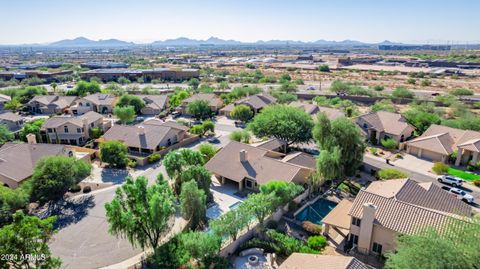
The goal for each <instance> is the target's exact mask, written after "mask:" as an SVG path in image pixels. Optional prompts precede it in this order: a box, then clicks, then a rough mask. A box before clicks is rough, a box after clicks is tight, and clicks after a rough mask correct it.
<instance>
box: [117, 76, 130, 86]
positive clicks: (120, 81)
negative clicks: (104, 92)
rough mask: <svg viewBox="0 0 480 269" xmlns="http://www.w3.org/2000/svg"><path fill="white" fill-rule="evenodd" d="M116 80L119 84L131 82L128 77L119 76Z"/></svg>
mask: <svg viewBox="0 0 480 269" xmlns="http://www.w3.org/2000/svg"><path fill="white" fill-rule="evenodd" d="M117 82H118V83H120V84H121V85H125V84H130V83H131V81H130V80H129V79H128V78H126V77H119V78H118V79H117Z"/></svg>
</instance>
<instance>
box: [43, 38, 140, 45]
mask: <svg viewBox="0 0 480 269" xmlns="http://www.w3.org/2000/svg"><path fill="white" fill-rule="evenodd" d="M133 45H135V44H134V43H131V42H126V41H122V40H118V39H106V40H98V41H95V40H91V39H88V38H85V37H77V38H75V39H64V40H60V41H57V42H53V43H50V44H49V46H53V47H125V46H133Z"/></svg>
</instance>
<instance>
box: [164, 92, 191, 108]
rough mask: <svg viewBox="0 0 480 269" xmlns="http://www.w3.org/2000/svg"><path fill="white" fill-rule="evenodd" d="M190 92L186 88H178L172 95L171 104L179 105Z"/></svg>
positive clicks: (173, 105)
mask: <svg viewBox="0 0 480 269" xmlns="http://www.w3.org/2000/svg"><path fill="white" fill-rule="evenodd" d="M189 95H190V94H189V93H188V92H187V91H185V90H177V91H176V92H175V93H174V94H173V95H171V96H170V100H169V102H170V105H171V106H172V107H177V106H179V105H180V104H181V102H182V100H183V99H186V98H187V97H188V96H189Z"/></svg>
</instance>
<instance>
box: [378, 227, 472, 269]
mask: <svg viewBox="0 0 480 269" xmlns="http://www.w3.org/2000/svg"><path fill="white" fill-rule="evenodd" d="M478 231H480V223H479V221H478V218H474V219H473V220H472V221H471V222H464V221H462V220H454V219H452V220H450V223H447V224H446V227H445V229H442V230H439V229H434V228H429V227H427V228H425V229H423V230H421V231H420V232H417V233H415V234H402V235H399V236H398V237H397V242H396V245H397V247H396V251H395V252H391V253H387V254H386V256H387V261H386V263H385V268H389V269H412V268H422V269H423V268H450V269H463V268H477V267H478V264H479V262H480V236H478Z"/></svg>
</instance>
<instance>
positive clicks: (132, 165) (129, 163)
mask: <svg viewBox="0 0 480 269" xmlns="http://www.w3.org/2000/svg"><path fill="white" fill-rule="evenodd" d="M127 165H128V167H131V168H134V167H136V166H137V161H135V160H128V164H127Z"/></svg>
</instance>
